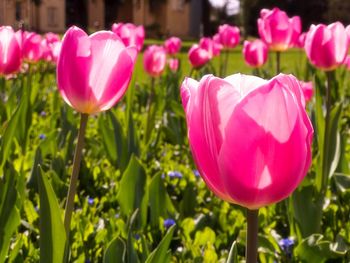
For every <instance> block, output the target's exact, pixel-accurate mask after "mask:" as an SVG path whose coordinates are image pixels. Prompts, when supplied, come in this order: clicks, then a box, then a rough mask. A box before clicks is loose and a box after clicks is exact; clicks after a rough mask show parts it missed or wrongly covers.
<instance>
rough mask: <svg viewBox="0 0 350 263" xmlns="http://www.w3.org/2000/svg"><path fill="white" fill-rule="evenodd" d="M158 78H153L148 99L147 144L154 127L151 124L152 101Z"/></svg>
mask: <svg viewBox="0 0 350 263" xmlns="http://www.w3.org/2000/svg"><path fill="white" fill-rule="evenodd" d="M155 82H156V79H155V78H153V77H152V78H151V94H150V95H149V97H148V101H147V123H146V133H145V142H146V144H147V142H148V140H149V138H150V137H151V129H152V128H153V127H152V126H153V125H152V124H151V119H153V116H152V114H153V113H152V103H153V100H154V96H155V92H154V86H155Z"/></svg>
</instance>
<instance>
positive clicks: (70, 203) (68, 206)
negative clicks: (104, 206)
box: [64, 113, 89, 238]
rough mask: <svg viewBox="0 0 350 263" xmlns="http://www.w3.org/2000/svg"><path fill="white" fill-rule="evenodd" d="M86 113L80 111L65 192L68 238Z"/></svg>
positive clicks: (65, 221)
mask: <svg viewBox="0 0 350 263" xmlns="http://www.w3.org/2000/svg"><path fill="white" fill-rule="evenodd" d="M88 116H89V115H88V114H85V113H82V114H81V117H80V128H79V133H78V142H77V146H76V147H75V153H74V160H73V170H72V175H71V178H70V183H69V190H68V194H67V202H66V208H65V214H64V228H65V230H66V235H67V237H68V238H69V232H70V223H71V219H72V213H73V208H74V196H75V193H76V190H77V183H78V175H79V170H80V162H81V156H82V151H83V147H84V137H85V130H86V123H87V120H88Z"/></svg>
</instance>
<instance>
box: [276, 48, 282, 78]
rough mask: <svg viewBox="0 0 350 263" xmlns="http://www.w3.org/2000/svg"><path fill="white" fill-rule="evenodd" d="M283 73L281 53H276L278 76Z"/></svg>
mask: <svg viewBox="0 0 350 263" xmlns="http://www.w3.org/2000/svg"><path fill="white" fill-rule="evenodd" d="M280 73H281V52H280V51H277V52H276V75H278V74H280Z"/></svg>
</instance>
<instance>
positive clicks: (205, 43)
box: [199, 37, 222, 59]
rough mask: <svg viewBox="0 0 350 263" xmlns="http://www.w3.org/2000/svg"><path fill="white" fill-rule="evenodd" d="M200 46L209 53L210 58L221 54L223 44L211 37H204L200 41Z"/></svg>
mask: <svg viewBox="0 0 350 263" xmlns="http://www.w3.org/2000/svg"><path fill="white" fill-rule="evenodd" d="M199 47H201V48H203V49H205V50H206V51H207V52H208V53H209V57H210V59H212V58H213V57H216V56H218V55H220V50H221V48H222V46H221V45H220V44H218V43H216V42H215V41H214V40H213V39H211V38H209V37H203V38H201V39H200V41H199Z"/></svg>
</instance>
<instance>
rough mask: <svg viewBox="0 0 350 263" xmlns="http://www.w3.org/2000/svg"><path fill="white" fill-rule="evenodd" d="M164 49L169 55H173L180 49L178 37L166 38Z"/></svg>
mask: <svg viewBox="0 0 350 263" xmlns="http://www.w3.org/2000/svg"><path fill="white" fill-rule="evenodd" d="M164 47H165V50H166V52H167V53H168V54H169V55H175V54H176V53H178V52H179V51H180V49H181V39H180V38H178V37H171V38H168V39H167V40H166V41H165V43H164Z"/></svg>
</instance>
